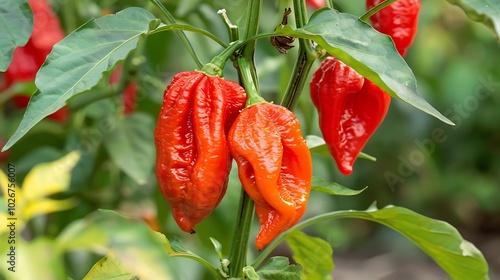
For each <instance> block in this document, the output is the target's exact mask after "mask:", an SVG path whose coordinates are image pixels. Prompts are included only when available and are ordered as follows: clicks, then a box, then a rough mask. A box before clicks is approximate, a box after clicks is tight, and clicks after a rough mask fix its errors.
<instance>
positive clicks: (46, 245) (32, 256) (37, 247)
mask: <svg viewBox="0 0 500 280" xmlns="http://www.w3.org/2000/svg"><path fill="white" fill-rule="evenodd" d="M5 240H7V238H6V239H5ZM4 243H5V244H7V246H5V247H3V246H2V250H3V251H2V252H0V253H1V254H2V256H8V254H12V252H14V254H15V262H13V263H9V259H10V257H4V261H2V262H0V269H1V273H2V274H3V276H5V278H4V279H7V280H18V279H42V278H43V279H66V273H65V270H64V261H63V256H62V255H61V253H60V252H59V251H57V250H54V241H53V240H51V239H48V238H45V237H39V238H35V239H33V240H31V241H30V242H29V243H27V242H26V241H24V240H23V239H22V238H21V237H20V236H18V237H17V238H16V244H10V246H12V245H14V246H15V248H16V250H15V251H12V250H11V248H10V246H9V244H8V243H7V242H4ZM20 264H22V266H20ZM28 267H29V269H23V268H28ZM9 268H11V269H13V270H14V271H15V272H13V271H12V270H8V269H9Z"/></svg>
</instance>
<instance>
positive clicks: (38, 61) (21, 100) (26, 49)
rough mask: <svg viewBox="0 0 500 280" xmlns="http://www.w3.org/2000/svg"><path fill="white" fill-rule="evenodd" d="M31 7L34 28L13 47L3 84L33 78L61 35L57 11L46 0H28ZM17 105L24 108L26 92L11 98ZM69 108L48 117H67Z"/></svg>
mask: <svg viewBox="0 0 500 280" xmlns="http://www.w3.org/2000/svg"><path fill="white" fill-rule="evenodd" d="M28 3H29V5H30V7H31V9H32V10H33V17H34V22H33V32H32V34H31V37H30V39H29V40H28V42H27V43H26V45H25V46H23V47H18V48H16V49H15V50H14V54H13V57H12V62H11V64H10V65H9V68H8V69H7V71H6V72H5V83H4V86H5V88H8V87H10V86H11V85H13V84H14V83H16V82H31V81H34V80H35V77H36V73H37V72H38V69H40V67H41V66H42V64H43V63H44V62H45V59H46V57H47V55H49V53H50V52H51V51H52V47H53V46H54V45H55V44H56V43H57V42H59V41H61V40H62V39H63V38H64V31H63V30H62V27H61V24H60V22H59V19H58V18H57V15H56V14H54V12H53V11H52V8H51V6H50V3H49V1H47V0H29V1H28ZM12 101H13V103H14V104H15V105H16V107H18V108H26V106H28V102H29V96H28V95H21V96H15V97H14V98H13V99H12ZM67 115H68V109H67V108H66V107H64V108H62V109H60V110H59V111H57V112H55V113H54V114H52V115H49V116H48V118H50V119H53V120H56V121H64V120H66V119H67Z"/></svg>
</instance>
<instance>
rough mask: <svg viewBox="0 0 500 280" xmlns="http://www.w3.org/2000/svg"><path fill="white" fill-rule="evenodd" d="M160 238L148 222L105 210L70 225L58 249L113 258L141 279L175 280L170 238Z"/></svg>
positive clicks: (58, 241)
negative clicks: (77, 250) (90, 251)
mask: <svg viewBox="0 0 500 280" xmlns="http://www.w3.org/2000/svg"><path fill="white" fill-rule="evenodd" d="M158 235H159V233H154V232H152V230H151V229H149V227H148V226H147V225H146V224H145V223H144V222H141V221H136V220H132V219H128V218H126V217H124V216H122V215H120V214H118V213H116V212H114V211H109V210H101V211H99V212H97V213H94V214H92V215H90V216H89V217H88V218H86V219H84V220H79V221H76V222H73V223H72V224H70V225H69V226H68V227H67V228H66V229H65V230H64V231H63V232H62V233H61V235H60V236H59V237H58V239H57V245H58V246H57V247H58V248H59V249H60V250H63V251H66V250H69V249H76V248H83V249H89V250H93V251H95V252H97V253H103V254H112V255H113V256H114V257H115V258H116V260H117V261H118V262H119V263H120V265H121V266H123V267H125V268H126V269H127V271H128V272H129V273H132V274H134V275H137V276H138V277H140V278H141V279H166V280H168V279H174V278H173V276H172V274H171V269H170V267H169V257H168V254H167V250H166V249H167V248H166V241H165V240H166V238H165V236H163V235H162V240H163V241H162V240H161V239H160V238H159V236H158ZM92 272H93V273H96V270H94V269H93V271H92ZM89 279H90V278H89Z"/></svg>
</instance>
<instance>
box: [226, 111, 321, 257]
mask: <svg viewBox="0 0 500 280" xmlns="http://www.w3.org/2000/svg"><path fill="white" fill-rule="evenodd" d="M228 139H229V148H230V150H231V154H232V155H233V157H234V159H235V161H236V163H237V164H238V175H239V178H240V181H241V183H242V185H243V188H244V189H245V191H246V192H247V194H248V195H249V196H250V197H251V198H252V199H253V200H254V201H255V210H256V212H257V216H258V217H259V221H260V231H259V233H258V235H257V238H256V247H257V249H258V250H262V249H263V248H264V247H265V246H266V245H268V244H269V243H270V242H271V241H272V240H273V239H274V238H275V237H276V236H278V235H279V234H280V233H281V232H283V231H284V230H286V229H288V228H290V227H292V226H293V225H295V224H296V223H297V222H298V221H299V219H300V218H301V217H302V215H303V214H304V211H305V210H306V204H307V199H308V197H309V192H310V188H311V178H312V162H311V155H310V153H309V149H308V147H307V145H306V142H305V140H304V138H303V137H302V133H301V131H300V124H299V122H298V120H297V118H296V117H295V116H294V114H293V113H292V112H291V111H289V110H288V109H286V108H284V107H282V106H279V105H275V104H270V103H258V104H256V105H253V106H250V107H248V108H246V109H244V110H243V111H242V112H241V113H240V115H239V116H238V118H237V119H236V121H235V122H234V124H233V126H232V128H231V130H230V132H229V136H228Z"/></svg>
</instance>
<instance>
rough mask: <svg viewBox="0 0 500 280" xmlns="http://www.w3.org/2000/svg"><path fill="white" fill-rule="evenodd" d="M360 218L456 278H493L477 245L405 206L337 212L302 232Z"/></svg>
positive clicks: (300, 225) (455, 231) (310, 222)
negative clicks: (399, 237)
mask: <svg viewBox="0 0 500 280" xmlns="http://www.w3.org/2000/svg"><path fill="white" fill-rule="evenodd" d="M340 218H358V219H364V220H370V221H373V222H377V223H380V224H383V225H385V226H388V227H390V228H392V229H394V230H396V231H397V232H399V233H401V234H402V235H404V236H405V237H406V238H408V239H410V240H411V241H412V242H413V243H415V244H416V245H417V246H418V247H420V248H421V249H422V250H423V251H424V252H425V253H427V254H428V255H429V256H430V257H431V258H433V259H434V260H435V261H436V263H437V264H439V265H440V266H441V268H443V269H444V270H445V271H446V272H447V273H448V274H449V275H450V276H451V277H452V278H453V279H478V280H482V279H489V277H488V263H487V262H486V260H485V258H484V256H483V255H482V254H481V252H480V251H479V250H478V249H477V248H476V247H475V246H474V244H472V243H470V242H469V241H467V240H465V239H463V237H462V236H461V235H460V233H459V232H458V231H457V230H456V229H455V228H454V227H452V226H451V225H450V224H448V223H446V222H443V221H439V220H433V219H430V218H427V217H425V216H422V215H420V214H417V213H415V212H413V211H411V210H408V209H406V208H403V207H394V206H388V207H385V208H383V209H377V208H376V207H374V206H372V207H370V208H369V209H368V210H366V211H354V210H348V211H337V212H332V213H327V214H323V215H320V216H317V217H315V218H311V219H309V220H306V221H304V222H302V223H300V224H298V225H297V226H295V227H294V228H293V230H298V229H301V228H303V227H306V226H309V225H311V224H313V223H317V222H320V221H325V220H331V219H340Z"/></svg>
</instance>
